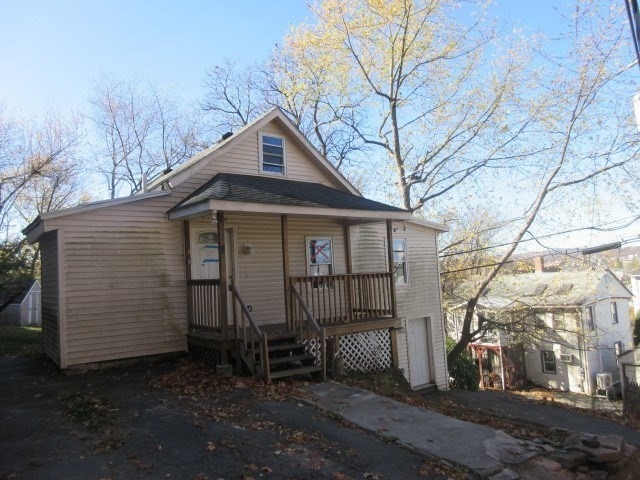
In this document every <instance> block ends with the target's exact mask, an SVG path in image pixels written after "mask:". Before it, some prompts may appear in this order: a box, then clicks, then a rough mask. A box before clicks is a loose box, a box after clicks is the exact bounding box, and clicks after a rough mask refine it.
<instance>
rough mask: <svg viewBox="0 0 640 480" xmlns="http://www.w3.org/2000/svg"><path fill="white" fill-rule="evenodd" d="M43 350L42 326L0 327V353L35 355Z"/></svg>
mask: <svg viewBox="0 0 640 480" xmlns="http://www.w3.org/2000/svg"><path fill="white" fill-rule="evenodd" d="M41 352H42V328H41V327H0V355H35V354H39V353H41Z"/></svg>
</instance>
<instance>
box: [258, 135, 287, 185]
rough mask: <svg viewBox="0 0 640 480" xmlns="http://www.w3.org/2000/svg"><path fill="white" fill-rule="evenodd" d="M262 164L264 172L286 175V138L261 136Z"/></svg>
mask: <svg viewBox="0 0 640 480" xmlns="http://www.w3.org/2000/svg"><path fill="white" fill-rule="evenodd" d="M260 163H261V164H262V166H261V169H262V171H263V172H265V173H275V174H280V175H284V138H282V137H276V136H275V135H266V134H264V133H263V134H260Z"/></svg>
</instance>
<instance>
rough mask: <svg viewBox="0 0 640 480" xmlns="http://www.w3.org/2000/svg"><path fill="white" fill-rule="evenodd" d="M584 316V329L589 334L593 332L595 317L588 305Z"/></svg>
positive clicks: (591, 307) (590, 306)
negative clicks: (585, 328)
mask: <svg viewBox="0 0 640 480" xmlns="http://www.w3.org/2000/svg"><path fill="white" fill-rule="evenodd" d="M585 314H586V317H587V318H586V327H587V330H589V331H590V332H593V331H594V330H595V317H594V311H593V306H592V305H589V306H588V307H587V308H586V309H585Z"/></svg>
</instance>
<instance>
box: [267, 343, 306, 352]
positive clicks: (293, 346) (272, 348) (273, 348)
mask: <svg viewBox="0 0 640 480" xmlns="http://www.w3.org/2000/svg"><path fill="white" fill-rule="evenodd" d="M300 348H302V349H304V343H301V342H295V343H278V344H276V345H271V343H269V353H271V352H278V351H282V350H298V349H300Z"/></svg>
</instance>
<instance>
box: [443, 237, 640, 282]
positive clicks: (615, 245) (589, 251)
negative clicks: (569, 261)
mask: <svg viewBox="0 0 640 480" xmlns="http://www.w3.org/2000/svg"><path fill="white" fill-rule="evenodd" d="M530 240H535V238H534V239H530ZM639 241H640V236H639V237H637V238H632V239H627V240H621V241H620V242H615V243H608V244H605V245H599V246H597V247H590V248H584V249H580V248H576V249H574V250H573V251H571V250H565V251H564V252H562V251H556V252H555V254H556V255H567V256H571V255H570V254H572V253H582V254H583V255H590V254H592V253H598V252H604V251H606V250H612V249H614V248H620V246H621V245H626V244H628V243H633V242H639ZM539 256H540V254H539V253H537V254H535V255H531V256H529V257H521V258H517V259H514V260H506V261H504V262H494V263H485V264H484V265H476V266H473V267H464V268H457V269H454V270H447V271H445V272H440V275H447V274H449V273H457V272H465V271H468V270H474V269H477V268H486V267H495V266H496V265H501V264H505V265H506V264H507V263H515V262H522V261H526V260H533V259H534V258H538V257H539Z"/></svg>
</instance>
